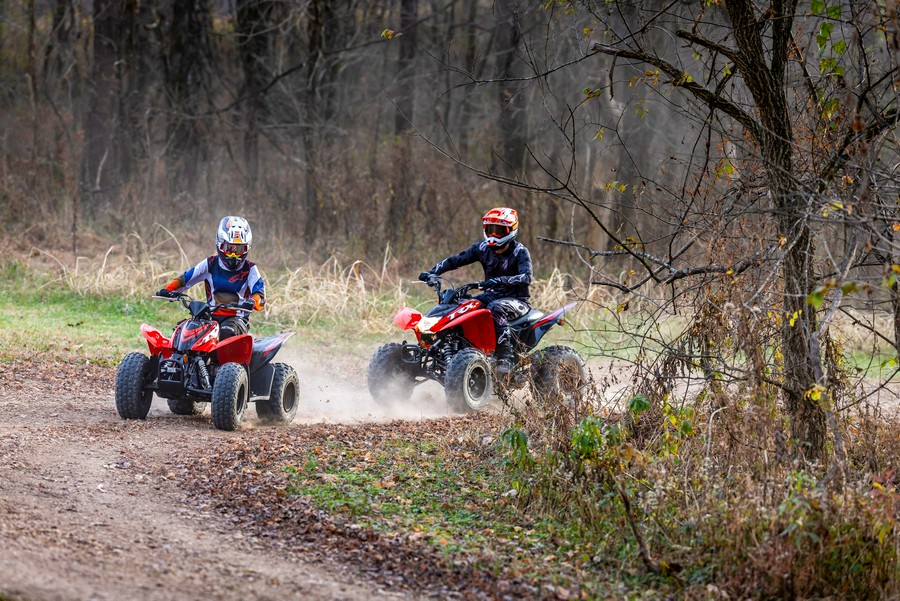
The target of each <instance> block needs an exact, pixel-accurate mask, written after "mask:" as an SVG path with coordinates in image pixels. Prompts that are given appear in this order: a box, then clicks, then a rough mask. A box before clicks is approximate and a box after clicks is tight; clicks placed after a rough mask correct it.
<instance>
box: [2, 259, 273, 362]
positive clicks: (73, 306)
mask: <svg viewBox="0 0 900 601" xmlns="http://www.w3.org/2000/svg"><path fill="white" fill-rule="evenodd" d="M186 316H187V312H186V311H185V310H184V308H183V307H182V306H181V305H180V304H178V303H169V302H165V301H161V300H159V299H152V298H150V297H149V295H148V296H147V297H146V298H122V297H120V296H116V295H111V296H107V297H103V296H98V295H96V294H92V293H86V294H79V293H78V292H76V291H73V290H71V289H70V288H68V287H66V286H64V285H61V283H60V282H59V281H55V280H53V279H51V278H50V277H47V276H41V275H39V274H34V273H25V272H23V271H21V270H20V269H19V268H17V267H15V266H14V265H13V266H7V267H5V268H4V269H2V270H0V361H9V360H11V359H13V358H17V357H23V356H31V355H35V354H41V355H48V356H51V357H56V358H71V357H72V356H77V357H79V358H80V359H84V360H86V361H90V362H93V363H98V364H101V365H114V364H117V363H118V362H119V360H121V358H122V357H123V356H124V355H125V354H127V353H128V352H131V351H146V350H147V344H146V342H145V341H144V339H143V337H142V336H141V332H140V327H141V324H142V323H146V324H148V325H151V326H153V327H156V328H158V329H159V330H160V331H162V332H163V333H165V334H168V333H169V332H170V331H171V330H172V328H173V327H174V326H175V324H176V323H177V322H178V321H180V320H181V319H183V318H184V317H186ZM273 330H274V326H273V325H271V324H260V325H259V326H258V327H255V328H254V332H255V333H259V334H265V333H270V332H271V331H273Z"/></svg>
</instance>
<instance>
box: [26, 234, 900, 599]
mask: <svg viewBox="0 0 900 601" xmlns="http://www.w3.org/2000/svg"><path fill="white" fill-rule="evenodd" d="M132 244H136V245H137V246H140V245H141V244H145V243H144V242H143V241H132ZM123 246H125V245H123ZM139 255H140V257H143V258H134V257H136V256H138V254H134V253H133V254H127V253H123V252H121V251H118V250H113V249H110V251H109V252H107V253H106V254H105V255H103V256H102V257H100V258H98V259H96V260H94V261H87V260H85V261H83V262H76V263H75V264H74V265H72V264H68V265H67V264H64V263H63V262H62V261H58V260H56V259H55V258H54V257H53V256H52V255H50V254H48V253H42V252H40V251H37V252H35V253H33V255H32V257H31V259H29V260H31V261H33V262H38V263H42V265H43V267H40V268H39V269H44V270H45V272H46V274H48V275H46V277H45V278H44V280H43V284H41V285H45V286H52V285H60V286H65V287H67V288H70V289H71V290H73V291H76V292H77V293H79V294H83V295H100V294H119V295H123V296H128V295H138V296H141V295H145V294H147V293H148V290H153V289H154V287H156V286H159V285H160V283H161V282H165V281H166V278H168V277H170V276H171V275H172V274H173V273H174V272H173V271H172V263H176V262H177V261H176V260H175V259H177V257H174V258H173V257H169V260H168V262H165V263H164V262H163V261H161V260H151V259H149V258H148V257H150V256H152V255H153V253H152V252H147V251H146V249H145V251H144V252H141V253H139ZM182 263H183V264H187V261H186V259H185V260H184V261H182ZM182 267H183V265H182V266H180V267H179V269H180V268H182ZM266 276H267V278H268V280H269V282H270V303H271V304H270V308H269V309H268V310H267V313H266V314H265V315H264V316H263V317H264V318H265V319H266V320H271V321H273V322H277V323H280V324H287V325H291V326H295V327H316V325H317V324H318V323H320V322H321V320H326V321H327V320H342V321H353V322H355V323H356V324H357V325H356V326H354V327H359V328H361V329H363V330H364V331H368V332H370V333H371V332H381V331H387V329H389V327H390V315H391V314H392V312H393V311H394V310H395V309H396V308H397V307H398V306H401V304H403V303H406V302H409V301H410V298H409V296H408V295H409V294H410V288H409V285H408V284H407V281H406V280H403V279H402V278H400V277H399V276H398V275H397V274H396V273H395V272H394V270H393V269H392V268H391V262H390V257H389V256H386V257H385V260H384V262H383V264H381V265H370V264H367V263H363V262H351V263H349V264H347V265H343V264H341V263H340V261H338V260H337V259H333V260H331V261H329V262H326V263H325V264H323V265H319V266H315V267H309V266H306V267H301V268H296V269H286V270H283V271H281V272H279V273H271V274H266ZM571 281H572V279H571V278H570V277H569V276H565V275H563V274H559V273H555V274H554V275H553V276H552V277H550V278H549V279H547V280H542V281H541V282H538V283H537V284H536V285H535V298H536V299H537V300H536V301H535V304H538V303H547V304H551V303H555V302H558V301H559V300H561V297H564V296H565V295H566V294H570V295H576V294H578V293H579V290H578V287H577V286H572V285H571ZM565 282H569V283H570V284H569V286H568V288H567V290H566V291H565V292H561V291H560V290H561V288H566V284H565ZM583 296H584V295H583V293H582V297H583ZM414 300H415V299H414ZM418 300H419V301H420V302H425V303H427V297H426V296H425V295H424V294H423V295H422V296H421V297H418ZM593 301H594V302H593V303H585V305H586V306H598V305H600V304H602V303H603V302H604V301H603V299H593ZM589 317H590V316H585V315H582V316H581V317H580V319H581V322H582V327H589V325H590V323H591V321H590V319H589ZM756 319H757V321H756V322H755V323H756V325H755V326H754V327H757V328H759V327H760V326H759V323H760V320H759V316H756ZM726 321H728V324H727V327H723V324H724V323H725V322H726ZM685 323H686V324H687V325H686V326H685V327H684V328H683V329H682V330H681V332H680V333H679V334H677V335H675V336H674V337H673V338H672V339H671V340H667V341H662V343H661V345H660V349H661V350H660V352H659V353H657V354H655V355H653V356H651V355H650V354H649V353H643V356H642V357H641V358H639V359H637V360H635V361H634V362H633V364H632V365H631V367H633V376H632V378H631V380H630V384H629V385H628V386H627V387H626V388H625V393H624V394H625V397H624V398H626V399H627V402H625V403H624V405H619V406H611V405H610V404H609V403H608V402H607V400H608V399H607V396H605V394H604V392H605V391H604V390H603V386H602V385H600V383H599V381H594V382H593V386H591V387H589V388H588V389H586V390H585V391H584V393H583V395H582V396H581V398H579V399H577V400H576V401H575V402H574V403H560V402H556V401H555V400H554V399H536V398H531V397H530V396H526V397H525V398H524V400H523V399H520V400H519V401H518V402H512V401H509V402H508V403H507V405H506V410H505V411H504V412H503V415H504V416H505V420H506V422H507V423H506V426H505V430H504V431H503V435H502V444H501V445H500V446H499V447H498V452H499V453H501V456H498V457H497V458H494V460H496V459H499V458H502V459H503V461H504V463H505V466H506V468H505V471H504V472H503V475H502V477H503V478H505V479H506V480H507V481H506V482H504V483H502V484H503V485H508V486H509V487H510V488H511V490H515V491H516V494H515V495H514V496H513V497H511V498H510V501H511V502H512V503H514V504H515V506H516V507H517V508H518V510H519V511H520V512H522V513H523V514H528V515H531V516H535V517H537V518H540V517H541V516H552V517H553V518H554V519H555V520H563V521H565V522H567V526H568V528H570V529H571V530H573V531H576V532H578V536H579V538H580V539H581V540H582V541H585V542H587V543H589V545H590V546H591V547H592V548H593V549H594V551H593V556H594V558H595V559H597V561H595V562H594V565H595V567H596V568H597V569H600V570H607V571H609V572H611V573H616V572H627V573H629V574H631V578H633V577H634V574H635V573H638V574H643V576H641V578H644V579H645V580H646V581H647V582H648V583H650V584H652V585H654V586H661V587H663V588H664V589H666V590H673V589H675V590H679V591H680V593H681V594H683V595H684V597H685V598H704V599H706V598H716V597H721V598H726V597H727V598H748V597H750V598H776V597H778V598H784V597H788V598H823V597H834V598H846V597H854V598H896V597H897V596H900V573H898V571H900V568H898V566H900V524H898V518H900V492H898V489H897V482H898V469H900V419H898V417H897V412H896V411H888V410H886V409H885V408H883V407H880V406H878V405H877V404H874V403H871V402H869V400H868V399H866V398H865V396H864V394H863V390H862V389H861V388H859V387H854V386H852V385H849V384H847V381H848V378H847V373H848V371H850V368H848V367H847V364H846V362H844V361H843V360H842V359H841V357H843V356H844V355H845V354H846V351H844V350H843V349H841V348H840V346H839V343H840V342H841V338H840V336H837V335H836V336H834V337H833V339H832V342H830V343H829V347H828V349H827V353H826V357H827V359H828V365H827V367H828V370H829V383H830V385H829V388H828V391H827V394H826V391H823V392H822V394H823V398H822V403H824V404H827V405H828V406H829V407H831V408H833V409H835V416H836V417H835V420H834V423H833V425H832V430H833V431H832V432H831V434H832V442H831V446H830V448H829V453H828V459H827V460H825V461H823V462H820V463H811V462H808V461H805V460H804V459H803V454H802V452H801V451H802V449H798V448H797V447H796V445H795V444H794V442H793V441H791V440H790V439H789V437H788V435H787V434H786V432H789V427H788V424H787V423H786V421H785V420H786V418H785V417H784V413H783V410H782V408H781V407H780V397H779V391H778V389H777V386H774V385H773V382H774V381H776V380H777V377H778V368H779V361H778V356H777V349H776V350H774V351H773V350H772V348H773V347H767V346H766V345H765V344H763V345H759V346H754V345H755V344H758V343H759V341H761V340H766V339H767V338H766V336H768V335H769V334H768V333H766V332H764V331H762V330H756V331H754V332H748V331H746V330H744V329H742V328H745V326H746V323H745V322H742V321H741V320H740V319H737V320H731V321H729V320H724V321H723V316H722V314H721V313H716V312H715V311H713V312H709V311H706V312H704V311H700V312H698V313H697V314H696V315H694V316H692V319H686V320H685ZM711 324H712V325H714V326H715V327H711ZM779 325H780V324H779V323H777V317H773V318H772V323H771V324H769V326H770V327H771V331H772V332H774V331H777V328H778V327H779ZM750 334H753V335H750ZM691 345H699V346H702V347H704V348H706V349H710V348H715V349H717V350H716V352H715V353H706V354H703V355H702V356H703V357H705V358H706V359H704V360H702V361H701V360H698V359H697V358H696V357H697V355H696V354H695V353H689V352H686V351H685V349H686V348H688V347H691ZM738 372H740V373H743V374H744V377H741V378H737V377H735V374H736V373H738ZM685 374H689V375H691V377H692V378H693V379H692V380H691V382H692V384H690V385H689V386H687V387H686V388H685V389H684V390H682V393H680V394H681V396H679V394H676V386H675V384H674V383H675V382H677V381H678V377H684V376H685ZM698 374H699V375H698ZM748 374H749V375H748ZM685 391H687V392H685ZM619 398H623V397H622V396H621V395H620V396H619ZM507 400H509V399H507ZM838 447H840V449H838ZM503 487H504V486H501V488H503ZM585 569H589V568H585Z"/></svg>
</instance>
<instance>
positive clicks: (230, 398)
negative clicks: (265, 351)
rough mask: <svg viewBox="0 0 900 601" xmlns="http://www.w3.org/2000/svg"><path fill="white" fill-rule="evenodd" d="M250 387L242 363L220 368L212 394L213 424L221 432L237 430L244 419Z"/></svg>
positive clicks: (228, 364) (227, 364)
mask: <svg viewBox="0 0 900 601" xmlns="http://www.w3.org/2000/svg"><path fill="white" fill-rule="evenodd" d="M249 389H250V387H249V386H248V384H247V370H246V369H244V366H243V365H241V364H240V363H226V364H225V365H223V366H222V367H220V368H219V372H218V373H217V374H216V381H215V383H214V384H213V393H212V402H211V403H210V404H211V405H212V422H213V425H214V426H215V427H216V428H218V429H219V430H229V431H231V430H237V429H238V427H239V426H240V425H241V420H243V419H244V411H245V410H246V409H247V397H248V394H249Z"/></svg>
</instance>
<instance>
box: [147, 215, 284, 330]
mask: <svg viewBox="0 0 900 601" xmlns="http://www.w3.org/2000/svg"><path fill="white" fill-rule="evenodd" d="M252 241H253V234H252V232H251V231H250V224H249V223H247V220H246V219H244V218H243V217H236V216H228V217H225V218H223V219H222V221H220V222H219V229H218V230H217V231H216V254H214V255H213V256H211V257H207V258H206V259H203V260H202V261H200V262H199V263H197V264H196V265H195V266H194V267H192V268H190V269H188V270H187V271H185V272H184V273H183V274H181V275H180V276H178V277H177V278H175V279H174V280H172V281H171V282H169V284H168V285H167V286H166V287H165V288H163V289H161V290H160V291H159V292H157V293H156V294H157V296H164V297H166V298H172V297H174V296H175V295H176V294H178V293H179V292H182V291H183V290H186V289H188V288H190V287H191V286H193V285H194V284H198V283H200V282H203V283H204V286H205V287H206V300H207V302H215V303H216V304H218V305H223V304H227V303H235V302H239V303H240V308H239V309H232V308H228V309H226V308H220V309H215V310H214V311H213V319H215V320H216V321H217V322H219V339H220V340H224V339H226V338H229V337H231V336H237V335H238V334H246V333H247V332H249V331H250V311H253V310H256V311H259V310H260V309H261V308H262V306H263V305H265V303H266V285H265V282H263V279H262V276H261V275H260V273H259V269H258V268H257V267H256V264H254V263H251V262H250V261H248V260H247V254H248V253H249V252H250V244H251V243H252Z"/></svg>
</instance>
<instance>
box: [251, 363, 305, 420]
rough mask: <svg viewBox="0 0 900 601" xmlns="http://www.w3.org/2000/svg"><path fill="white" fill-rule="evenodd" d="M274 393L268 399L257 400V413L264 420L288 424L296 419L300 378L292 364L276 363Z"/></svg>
mask: <svg viewBox="0 0 900 601" xmlns="http://www.w3.org/2000/svg"><path fill="white" fill-rule="evenodd" d="M274 367H275V377H274V378H273V380H272V393H271V394H270V395H269V400H267V401H256V415H258V416H259V419H260V420H262V421H263V422H266V423H270V424H287V423H290V422H292V421H293V420H294V417H295V416H296V415H297V408H298V407H299V392H298V390H299V388H300V379H299V378H298V377H297V372H296V371H294V368H293V367H291V366H290V365H285V364H284V363H275V364H274Z"/></svg>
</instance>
